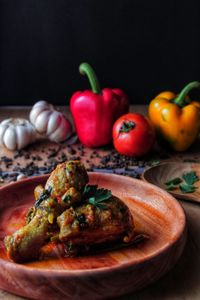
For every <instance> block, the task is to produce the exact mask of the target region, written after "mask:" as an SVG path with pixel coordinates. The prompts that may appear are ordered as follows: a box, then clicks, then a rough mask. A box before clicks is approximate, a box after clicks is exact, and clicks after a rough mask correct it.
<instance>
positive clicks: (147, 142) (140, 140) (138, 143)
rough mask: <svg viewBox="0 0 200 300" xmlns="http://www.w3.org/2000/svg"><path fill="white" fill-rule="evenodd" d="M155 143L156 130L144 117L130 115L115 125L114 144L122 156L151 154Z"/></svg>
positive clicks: (121, 118) (120, 119) (124, 116)
mask: <svg viewBox="0 0 200 300" xmlns="http://www.w3.org/2000/svg"><path fill="white" fill-rule="evenodd" d="M154 141H155V132H154V128H153V127H152V125H151V123H150V122H149V121H148V119H147V118H145V117H144V116H143V115H140V114H136V113H128V114H126V115H123V116H122V117H120V118H119V119H118V120H117V121H116V122H115V123H114V125H113V143H114V147H115V149H116V150H117V151H118V152H119V153H120V154H124V155H128V156H142V155H144V154H146V153H147V152H149V150H150V149H151V148H152V146H153V144H154Z"/></svg>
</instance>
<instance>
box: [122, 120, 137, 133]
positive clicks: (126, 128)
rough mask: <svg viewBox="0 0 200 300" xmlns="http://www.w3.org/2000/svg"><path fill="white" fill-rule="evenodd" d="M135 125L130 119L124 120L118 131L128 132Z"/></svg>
mask: <svg viewBox="0 0 200 300" xmlns="http://www.w3.org/2000/svg"><path fill="white" fill-rule="evenodd" d="M134 127H135V123H134V122H132V121H124V122H123V124H122V126H121V128H120V130H119V132H129V131H131V130H132V129H133V128H134Z"/></svg>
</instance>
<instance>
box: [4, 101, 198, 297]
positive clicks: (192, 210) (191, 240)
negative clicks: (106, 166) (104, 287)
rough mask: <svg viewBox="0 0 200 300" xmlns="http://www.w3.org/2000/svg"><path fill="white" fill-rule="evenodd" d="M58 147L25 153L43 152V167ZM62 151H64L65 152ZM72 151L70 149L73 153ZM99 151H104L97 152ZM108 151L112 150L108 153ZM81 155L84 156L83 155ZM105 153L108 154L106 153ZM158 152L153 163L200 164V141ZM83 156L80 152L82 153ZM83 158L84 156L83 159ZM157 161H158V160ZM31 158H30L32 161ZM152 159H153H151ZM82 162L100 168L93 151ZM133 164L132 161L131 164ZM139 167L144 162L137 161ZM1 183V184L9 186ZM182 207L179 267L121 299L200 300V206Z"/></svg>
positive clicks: (12, 111) (21, 112)
mask: <svg viewBox="0 0 200 300" xmlns="http://www.w3.org/2000/svg"><path fill="white" fill-rule="evenodd" d="M132 110H134V111H135V112H140V113H146V107H143V106H137V107H136V106H135V107H132ZM28 113H29V108H13V107H12V108H10V107H7V108H6V107H1V109H0V120H2V119H5V118H8V117H27V116H28ZM48 146H50V147H54V148H55V147H57V146H55V145H54V144H52V145H51V144H49V143H48V142H46V141H43V142H41V143H38V144H37V145H34V146H32V148H31V147H30V148H28V150H24V151H27V152H29V153H30V152H31V153H34V155H35V154H37V153H40V154H41V156H42V161H38V164H41V165H42V164H44V163H45V162H47V155H46V153H45V152H44V151H43V152H42V150H41V149H42V148H44V147H45V148H47V147H48ZM78 147H80V145H78V144H76V145H74V146H73V148H74V149H78ZM68 150H69V149H68V148H67V147H66V149H65V153H67V154H68ZM62 151H63V149H62ZM70 151H71V150H70ZM98 152H102V151H101V150H98V151H97V153H98ZM107 152H109V150H108V151H107ZM81 154H82V153H81ZM105 154H106V153H105ZM158 154H159V152H158V150H156V152H155V153H154V152H153V153H152V157H153V159H154V162H155V161H156V160H158V161H159V162H160V161H162V160H163V161H168V160H169V161H186V160H187V161H188V160H195V161H197V162H200V142H199V141H198V142H197V143H196V144H195V145H194V146H193V147H192V149H190V151H188V152H186V153H184V154H178V155H177V154H174V153H168V154H169V155H168V156H166V155H163V156H162V157H161V156H159V155H158ZM165 154H166V152H165ZM4 155H6V156H8V157H11V158H13V156H14V154H13V153H10V152H8V151H5V150H4V149H2V148H0V157H2V156H4ZM79 155H80V152H79ZM69 157H71V153H69ZM81 158H82V157H81ZM157 158H158V159H157ZM31 159H32V158H29V160H31ZM149 160H151V157H150V158H149ZM83 161H84V162H86V164H88V165H89V164H91V163H93V164H94V165H95V166H97V165H98V157H97V156H95V157H94V156H93V155H92V157H91V150H90V149H84V156H83ZM15 163H16V164H17V163H20V164H21V166H22V165H23V164H24V165H25V164H26V163H27V160H24V157H18V158H15V159H14V164H15ZM131 163H132V161H130V164H131ZM138 163H139V164H140V163H141V161H139V162H138ZM10 168H12V166H11V167H10V166H9V165H6V163H5V162H3V161H2V159H1V169H3V170H7V169H8V170H9V169H10ZM6 183H7V182H6V180H5V182H2V184H6ZM180 203H181V204H182V206H183V207H184V209H185V212H186V217H187V223H188V241H187V244H186V247H185V250H184V253H183V255H182V257H181V258H180V260H179V261H178V263H177V264H176V266H175V267H174V268H173V270H171V271H170V272H169V273H168V274H166V275H165V276H164V277H163V278H161V279H160V280H159V281H157V282H156V283H154V284H152V285H151V286H149V287H146V288H145V289H143V290H141V291H137V292H135V293H134V294H131V295H126V296H123V297H120V298H119V300H160V299H162V300H179V299H180V300H199V299H200V205H199V204H195V203H189V202H186V201H185V202H184V201H180ZM0 299H6V300H14V299H22V298H20V297H17V296H15V295H12V294H9V293H7V292H4V291H1V292H0Z"/></svg>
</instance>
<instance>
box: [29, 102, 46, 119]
mask: <svg viewBox="0 0 200 300" xmlns="http://www.w3.org/2000/svg"><path fill="white" fill-rule="evenodd" d="M47 109H48V107H47V106H44V105H42V104H41V105H38V106H36V107H33V108H32V110H31V112H30V115H29V119H30V121H31V123H32V124H34V123H35V120H36V119H37V117H38V116H39V114H40V113H41V112H43V111H45V110H47Z"/></svg>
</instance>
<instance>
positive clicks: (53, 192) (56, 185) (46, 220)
mask: <svg viewBox="0 0 200 300" xmlns="http://www.w3.org/2000/svg"><path fill="white" fill-rule="evenodd" d="M88 181H89V179H88V174H87V172H86V170H85V168H84V166H83V164H81V162H80V161H68V162H64V163H62V164H59V165H58V166H57V167H56V169H55V170H54V171H53V172H52V173H51V175H50V177H49V178H48V180H47V182H46V184H45V187H43V186H42V185H39V186H37V187H36V188H35V190H34V196H35V204H34V206H33V207H31V208H30V209H29V211H28V213H27V216H26V225H25V226H24V227H22V228H21V229H19V230H17V231H16V232H15V233H13V234H12V235H10V236H7V237H5V240H4V242H5V246H6V250H7V254H8V257H9V258H10V259H12V260H13V261H15V262H18V263H23V262H27V261H32V260H37V259H44V257H45V252H44V251H45V248H48V251H49V249H51V247H49V245H57V246H58V248H59V247H60V246H62V247H60V248H62V249H63V252H62V256H69V255H77V254H79V250H80V249H82V250H83V249H90V246H92V245H98V244H99V245H100V244H103V243H106V242H109V241H115V240H116V241H117V240H121V241H122V242H124V243H128V242H130V241H131V240H132V238H133V236H134V226H133V220H132V216H131V214H130V212H129V210H128V207H127V206H126V205H125V204H124V203H123V202H122V201H121V200H120V199H118V198H117V197H115V196H113V195H112V194H111V192H110V191H108V190H105V189H97V186H90V185H88ZM50 252H51V251H50ZM52 252H53V251H52ZM48 256H49V253H48Z"/></svg>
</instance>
